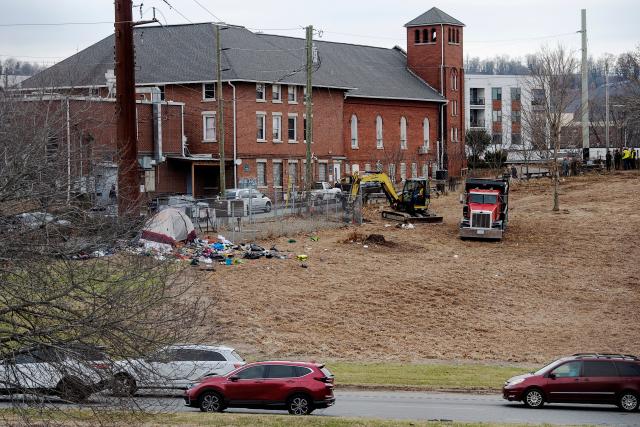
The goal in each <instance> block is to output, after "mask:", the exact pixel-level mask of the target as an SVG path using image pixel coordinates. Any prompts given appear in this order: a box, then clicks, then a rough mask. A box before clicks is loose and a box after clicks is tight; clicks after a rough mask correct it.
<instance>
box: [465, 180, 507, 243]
mask: <svg viewBox="0 0 640 427" xmlns="http://www.w3.org/2000/svg"><path fill="white" fill-rule="evenodd" d="M508 192H509V181H508V180H489V179H477V178H472V179H468V180H467V182H466V183H465V194H464V196H463V199H462V202H463V203H464V206H463V209H462V220H461V221H460V237H461V238H463V239H464V238H479V239H501V238H502V234H503V232H504V230H505V229H506V226H507V219H508Z"/></svg>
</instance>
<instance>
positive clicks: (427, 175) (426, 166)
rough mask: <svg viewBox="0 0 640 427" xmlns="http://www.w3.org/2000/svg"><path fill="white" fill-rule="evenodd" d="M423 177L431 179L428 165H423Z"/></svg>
mask: <svg viewBox="0 0 640 427" xmlns="http://www.w3.org/2000/svg"><path fill="white" fill-rule="evenodd" d="M422 176H424V177H425V178H427V177H429V165H428V164H426V163H425V164H423V165H422Z"/></svg>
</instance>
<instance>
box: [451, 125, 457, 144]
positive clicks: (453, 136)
mask: <svg viewBox="0 0 640 427" xmlns="http://www.w3.org/2000/svg"><path fill="white" fill-rule="evenodd" d="M455 140H456V139H455V133H454V131H453V128H451V142H455Z"/></svg>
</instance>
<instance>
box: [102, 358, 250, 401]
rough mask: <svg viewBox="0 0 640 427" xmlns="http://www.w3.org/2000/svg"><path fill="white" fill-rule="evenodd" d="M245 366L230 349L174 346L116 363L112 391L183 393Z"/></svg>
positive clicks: (118, 392) (127, 394)
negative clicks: (190, 387) (209, 379)
mask: <svg viewBox="0 0 640 427" xmlns="http://www.w3.org/2000/svg"><path fill="white" fill-rule="evenodd" d="M244 364H245V361H244V359H243V358H242V357H241V356H240V355H239V354H238V353H237V352H236V351H235V350H234V349H233V348H230V347H220V346H207V345H172V346H168V347H164V348H162V349H160V350H158V351H156V352H155V353H153V354H151V355H149V356H148V357H145V358H142V359H133V360H121V361H117V362H115V364H114V365H115V366H114V375H113V377H114V379H113V384H112V391H113V393H114V394H116V395H118V396H131V395H133V394H135V392H136V391H137V390H138V389H165V390H169V389H180V390H184V389H186V388H187V386H188V385H189V384H191V383H193V382H194V381H198V380H200V379H202V378H204V377H208V376H214V375H225V374H227V373H229V372H231V371H233V370H235V369H237V368H239V367H241V366H244Z"/></svg>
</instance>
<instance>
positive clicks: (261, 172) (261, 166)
mask: <svg viewBox="0 0 640 427" xmlns="http://www.w3.org/2000/svg"><path fill="white" fill-rule="evenodd" d="M256 173H257V174H258V177H257V178H258V182H257V184H258V187H266V186H267V162H263V161H262V162H261V161H258V162H256Z"/></svg>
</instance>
